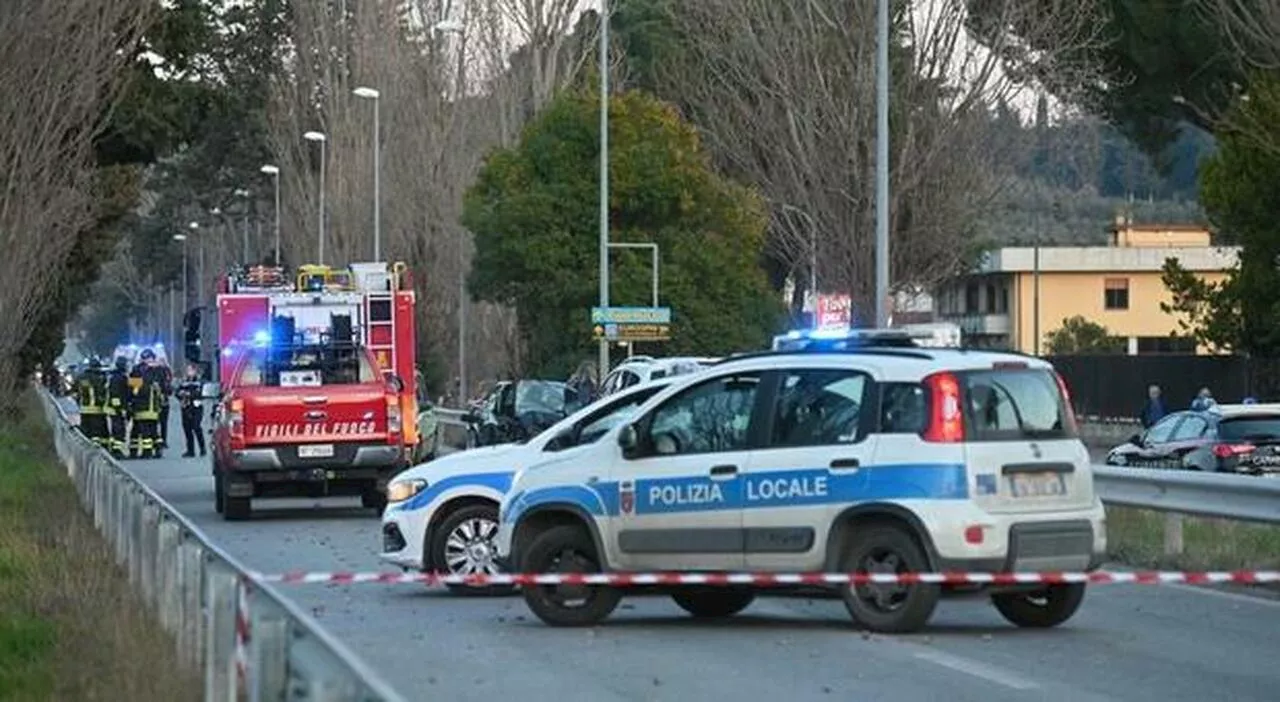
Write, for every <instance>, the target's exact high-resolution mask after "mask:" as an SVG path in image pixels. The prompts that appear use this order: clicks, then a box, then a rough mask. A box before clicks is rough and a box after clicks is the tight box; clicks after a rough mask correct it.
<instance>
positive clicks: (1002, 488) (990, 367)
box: [497, 340, 1106, 632]
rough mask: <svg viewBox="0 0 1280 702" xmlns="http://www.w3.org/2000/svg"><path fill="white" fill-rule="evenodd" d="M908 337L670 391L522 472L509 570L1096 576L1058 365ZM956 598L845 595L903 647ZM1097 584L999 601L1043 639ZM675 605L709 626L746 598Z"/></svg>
mask: <svg viewBox="0 0 1280 702" xmlns="http://www.w3.org/2000/svg"><path fill="white" fill-rule="evenodd" d="M899 342H900V340H896V341H893V342H887V341H886V342H884V343H883V345H881V344H878V343H872V344H865V345H863V346H861V347H856V348H845V349H840V348H834V349H831V348H828V349H824V350H812V349H809V350H797V351H777V352H765V353H762V354H755V355H747V356H742V357H737V358H734V359H730V360H728V361H725V362H723V363H721V364H718V365H715V366H712V367H711V368H709V369H707V370H705V371H703V372H702V373H700V374H698V375H697V376H694V377H692V378H686V379H683V380H682V381H681V382H677V383H674V384H672V385H671V386H669V387H668V388H666V389H664V390H663V391H662V392H660V393H658V394H656V395H655V396H654V397H653V398H651V399H650V400H648V401H647V402H645V403H644V405H642V406H641V407H639V408H638V409H637V410H636V412H635V415H634V416H635V417H636V418H635V419H634V420H630V421H627V422H624V423H621V424H620V425H619V426H617V427H616V428H614V429H612V430H611V431H610V432H609V434H608V435H607V436H606V437H604V438H603V439H602V440H600V441H597V442H595V443H594V444H592V445H590V446H588V447H584V448H582V449H579V450H576V451H574V452H572V453H571V454H565V455H563V456H561V457H557V458H552V459H551V460H549V461H546V462H543V463H539V464H537V465H534V466H531V467H530V468H528V469H526V470H523V471H521V472H519V473H517V474H516V476H515V478H514V480H513V482H512V484H511V486H510V489H509V490H508V492H507V495H506V497H505V498H504V499H503V502H502V507H501V512H500V515H501V519H500V522H501V523H500V528H499V534H498V539H497V545H498V551H499V557H500V562H502V563H506V564H508V565H509V566H511V567H513V568H515V569H518V570H519V571H521V572H533V573H545V572H599V571H615V572H653V571H699V572H707V571H721V572H723V571H743V570H747V571H754V572H811V571H826V572H870V573H908V572H940V571H970V572H1003V571H1049V570H1059V571H1061V570H1069V571H1076V570H1090V569H1093V568H1096V567H1097V566H1098V565H1099V563H1100V561H1101V557H1102V554H1103V553H1104V552H1105V550H1106V534H1105V520H1104V513H1103V507H1102V503H1101V501H1100V500H1099V498H1098V496H1097V495H1096V494H1095V492H1094V486H1093V476H1092V472H1091V468H1090V460H1089V453H1088V451H1087V450H1086V448H1085V445H1084V444H1083V443H1082V442H1081V441H1080V439H1079V438H1078V434H1077V427H1076V423H1075V418H1074V416H1073V413H1072V412H1071V410H1070V409H1069V408H1070V406H1071V405H1070V401H1069V397H1068V395H1067V388H1066V386H1065V385H1064V384H1063V382H1062V379H1061V378H1060V377H1059V376H1058V375H1057V373H1055V372H1054V370H1053V367H1052V366H1051V365H1050V364H1049V363H1047V362H1045V361H1042V360H1039V359H1036V358H1031V357H1026V356H1021V355H1015V354H1008V353H993V352H981V351H967V350H959V349H925V348H919V347H916V348H911V347H908V346H905V345H903V344H901V343H899ZM960 589H961V588H959V587H951V586H945V587H944V586H940V585H937V584H923V583H916V584H905V585H856V586H848V587H843V588H841V595H842V598H843V600H844V602H845V605H846V608H847V609H848V611H849V614H850V615H851V616H852V617H853V619H854V620H855V622H857V623H858V624H860V625H862V626H864V627H866V628H868V629H872V630H876V631H884V632H907V631H913V630H918V629H920V628H922V627H923V626H924V625H925V624H926V623H927V621H928V620H929V618H930V616H931V615H932V612H933V611H934V608H935V606H936V604H937V601H938V599H939V597H940V596H941V595H942V594H944V593H948V594H949V593H954V592H956V591H957V590H960ZM970 589H972V588H970ZM1084 589H1085V587H1084V585H1083V584H1054V585H1047V586H1045V585H1028V586H1008V587H998V588H991V589H989V591H988V592H987V593H986V594H989V596H990V598H991V600H992V602H993V604H994V605H995V607H996V608H997V610H999V612H1000V613H1001V614H1002V615H1003V616H1004V617H1005V618H1006V619H1008V620H1009V621H1011V622H1013V623H1014V624H1017V625H1020V626H1030V627H1047V626H1056V625H1058V624H1061V623H1062V622H1064V621H1066V620H1067V619H1069V618H1070V617H1071V616H1072V615H1073V614H1074V613H1075V611H1076V610H1077V608H1078V607H1079V606H1080V604H1081V601H1082V599H1083V596H1084ZM523 590H524V597H525V600H526V602H527V603H528V605H529V607H530V609H531V610H532V611H533V612H534V613H535V614H536V615H537V616H538V617H539V618H541V619H542V620H543V621H544V622H546V623H548V624H551V625H558V626H572V625H589V624H592V623H595V622H598V621H601V620H603V619H604V618H606V617H607V616H608V615H609V614H610V613H611V612H612V611H613V610H614V608H615V607H616V606H617V604H618V602H619V599H620V598H621V596H622V593H621V591H619V590H617V589H612V588H607V587H576V588H575V587H570V586H540V587H526V588H524V589H523ZM671 596H672V597H673V598H674V599H675V602H676V604H677V605H679V606H680V607H681V608H683V609H685V610H686V611H688V612H690V613H691V614H693V615H695V616H703V617H713V616H715V617H718V616H729V615H732V614H735V613H737V612H739V611H741V610H743V609H745V608H746V607H747V606H748V605H749V604H750V603H751V602H752V600H753V598H754V596H755V592H753V591H752V590H750V589H734V588H726V587H720V588H708V589H698V588H696V587H682V588H678V589H674V590H672V591H671Z"/></svg>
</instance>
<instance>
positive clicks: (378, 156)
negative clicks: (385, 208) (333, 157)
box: [351, 88, 382, 263]
mask: <svg viewBox="0 0 1280 702" xmlns="http://www.w3.org/2000/svg"><path fill="white" fill-rule="evenodd" d="M351 92H352V93H354V94H355V96H356V97H359V98H364V99H365V100H372V101H373V260H374V262H375V263H377V262H379V261H381V260H382V193H381V190H382V174H381V170H382V163H381V161H382V143H381V139H382V136H381V133H382V129H381V125H380V124H379V115H378V103H379V102H381V100H380V99H379V98H380V97H381V94H380V93H379V92H378V91H377V90H374V89H373V88H356V89H355V90H353V91H351Z"/></svg>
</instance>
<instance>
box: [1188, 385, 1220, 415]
mask: <svg viewBox="0 0 1280 702" xmlns="http://www.w3.org/2000/svg"><path fill="white" fill-rule="evenodd" d="M1216 404H1218V402H1217V400H1214V399H1213V393H1212V392H1210V391H1209V388H1200V392H1199V394H1197V395H1196V399H1194V400H1192V401H1191V411H1192V412H1204V411H1205V410H1207V409H1209V408H1210V407H1213V406H1214V405H1216Z"/></svg>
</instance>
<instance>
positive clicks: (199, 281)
mask: <svg viewBox="0 0 1280 702" xmlns="http://www.w3.org/2000/svg"><path fill="white" fill-rule="evenodd" d="M187 227H188V228H189V229H190V230H191V231H192V232H193V233H194V232H196V231H198V230H199V229H200V223H199V222H192V223H191V224H188V225H187ZM199 244H200V245H199V246H198V247H197V249H196V250H197V251H199V252H200V253H199V259H198V260H199V263H198V264H197V265H196V302H197V303H198V305H197V306H198V307H200V308H203V307H204V242H203V241H201V242H199Z"/></svg>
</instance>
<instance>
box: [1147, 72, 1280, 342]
mask: <svg viewBox="0 0 1280 702" xmlns="http://www.w3.org/2000/svg"><path fill="white" fill-rule="evenodd" d="M1251 84H1252V86H1253V87H1252V89H1251V90H1250V94H1249V100H1248V101H1242V102H1240V103H1239V105H1238V106H1237V107H1236V110H1238V111H1240V112H1241V113H1242V114H1240V115H1239V116H1238V117H1239V119H1238V120H1237V119H1232V121H1233V122H1236V121H1238V122H1239V123H1242V124H1251V125H1271V127H1270V128H1271V129H1272V131H1273V133H1274V134H1276V136H1277V137H1280V77H1278V76H1276V75H1274V74H1273V75H1269V76H1261V75H1260V76H1258V77H1255V78H1254V79H1253V81H1251ZM1256 137H1257V135H1256V133H1251V134H1241V133H1238V132H1235V131H1224V132H1222V133H1220V134H1219V138H1218V145H1219V148H1218V151H1217V153H1215V154H1214V155H1213V156H1212V157H1211V158H1209V159H1208V160H1207V161H1205V163H1204V165H1203V166H1202V168H1201V171H1200V199H1201V204H1202V205H1203V206H1204V209H1205V212H1206V213H1207V214H1208V215H1209V218H1210V221H1211V222H1213V224H1214V225H1215V227H1216V228H1217V230H1218V241H1219V243H1223V244H1237V245H1239V246H1240V247H1241V252H1240V261H1239V263H1238V264H1237V265H1236V266H1235V267H1234V268H1233V269H1232V270H1230V271H1228V273H1227V278H1226V279H1225V280H1224V281H1222V282H1220V283H1208V282H1205V281H1204V280H1202V279H1200V278H1199V277H1197V276H1196V275H1194V274H1193V273H1191V272H1189V271H1187V270H1185V269H1184V268H1183V267H1182V266H1181V264H1180V263H1179V262H1178V261H1177V260H1176V259H1170V260H1168V261H1166V262H1165V267H1164V276H1163V278H1164V283H1165V285H1166V287H1168V288H1169V291H1170V292H1171V293H1172V296H1173V302H1172V303H1171V304H1167V305H1165V308H1166V310H1167V311H1170V312H1176V313H1180V314H1182V315H1185V317H1186V319H1185V321H1184V322H1183V328H1184V330H1185V331H1187V332H1188V333H1190V334H1191V335H1193V336H1195V337H1196V339H1198V340H1199V341H1201V342H1202V343H1205V344H1207V345H1210V346H1213V347H1216V348H1218V349H1220V350H1224V351H1236V352H1243V353H1248V354H1252V355H1256V356H1265V357H1276V356H1280V325H1277V324H1276V320H1277V319H1280V270H1278V266H1280V221H1277V219H1276V214H1275V204H1276V203H1277V202H1280V155H1278V154H1276V153H1275V152H1271V151H1266V150H1262V149H1258V148H1257V147H1256V141H1255V139H1256Z"/></svg>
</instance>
